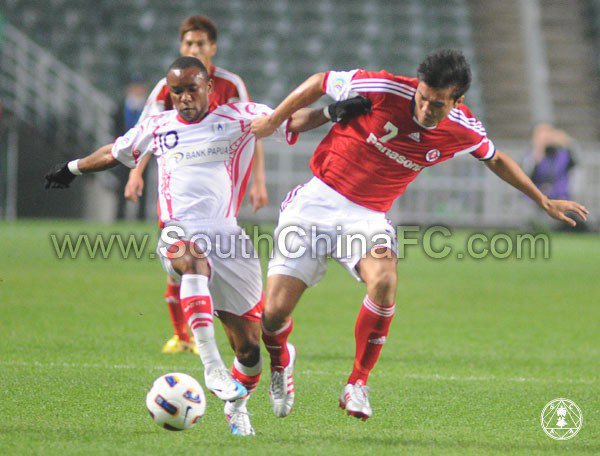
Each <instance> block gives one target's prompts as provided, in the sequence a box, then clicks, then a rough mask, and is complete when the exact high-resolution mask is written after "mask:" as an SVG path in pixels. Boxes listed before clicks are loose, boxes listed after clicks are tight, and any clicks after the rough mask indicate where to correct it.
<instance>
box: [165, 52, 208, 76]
mask: <svg viewBox="0 0 600 456" xmlns="http://www.w3.org/2000/svg"><path fill="white" fill-rule="evenodd" d="M186 68H198V69H199V70H200V73H201V74H202V77H203V78H204V79H205V80H206V81H208V80H209V76H208V71H207V70H206V67H205V66H204V65H203V64H202V62H201V61H200V60H198V59H197V58H196V57H179V58H178V59H176V60H175V61H174V62H173V63H172V64H171V66H170V67H169V70H168V71H167V73H168V72H169V71H171V70H185V69H186Z"/></svg>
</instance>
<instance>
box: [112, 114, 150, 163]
mask: <svg viewBox="0 0 600 456" xmlns="http://www.w3.org/2000/svg"><path fill="white" fill-rule="evenodd" d="M152 139H153V138H152V132H151V130H150V128H149V122H148V121H145V122H143V123H142V124H140V125H136V126H135V127H133V128H132V129H130V130H129V131H128V132H127V133H125V134H124V135H123V136H119V137H118V138H117V139H116V140H115V143H114V144H113V148H112V155H113V157H115V159H117V160H119V161H120V162H121V163H123V164H124V165H125V166H127V167H129V168H135V167H136V166H137V164H138V163H139V161H140V158H142V157H143V156H144V155H147V154H149V153H152V152H153V149H152V145H153V141H152Z"/></svg>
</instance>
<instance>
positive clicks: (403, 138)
mask: <svg viewBox="0 0 600 456" xmlns="http://www.w3.org/2000/svg"><path fill="white" fill-rule="evenodd" d="M417 85H418V80H417V79H415V78H408V77H405V76H398V75H394V74H390V73H388V72H386V71H377V72H371V71H365V70H353V71H330V72H328V73H327V75H326V77H325V81H324V86H323V91H324V92H325V93H327V94H328V95H329V96H331V97H332V98H334V99H335V100H345V99H347V98H350V97H353V96H356V95H363V96H365V97H367V98H369V99H370V100H371V102H372V104H373V111H372V112H371V113H370V114H366V115H364V116H359V117H356V118H355V119H352V120H351V121H349V122H347V123H338V124H335V125H334V126H333V128H332V129H331V130H330V131H329V134H328V135H327V136H326V137H325V138H324V139H323V141H322V142H321V143H320V144H319V146H318V147H317V149H316V151H315V153H314V155H313V157H312V159H311V162H310V167H311V170H312V171H313V173H314V175H315V176H316V177H318V178H319V179H320V180H322V181H323V182H325V183H326V184H327V185H329V186H330V187H331V188H333V189H334V190H336V191H337V192H338V193H341V194H342V195H344V196H345V197H346V198H348V199H349V200H350V201H353V202H355V203H356V204H359V205H361V206H364V207H367V208H369V209H373V210H376V211H382V212H385V211H387V210H389V209H390V207H391V205H392V203H393V202H394V200H395V199H396V198H398V197H399V196H400V195H401V194H402V193H404V191H405V189H406V187H407V186H408V184H409V183H410V182H412V180H413V179H415V178H416V177H417V176H418V175H419V173H420V172H421V171H422V170H423V169H425V168H426V167H429V166H432V165H435V164H437V163H441V162H443V161H445V160H449V159H450V158H452V157H455V156H457V155H462V154H467V153H470V154H471V155H473V156H474V157H476V158H479V159H480V160H488V159H490V158H491V157H492V156H493V155H494V151H495V148H494V144H493V143H492V141H490V140H489V139H488V138H487V135H486V132H485V129H484V128H483V125H482V124H481V122H480V121H479V120H477V119H476V118H475V117H474V116H473V114H472V113H471V111H470V110H469V108H467V107H466V106H465V105H464V104H460V105H459V106H458V107H457V108H453V109H452V110H451V111H450V113H449V115H448V116H447V117H446V118H445V119H443V120H442V121H441V122H440V123H439V124H438V125H437V126H436V127H435V128H425V127H423V126H422V125H420V124H419V123H418V122H417V121H416V119H415V118H414V116H413V103H414V101H413V99H414V95H415V92H416V88H417Z"/></svg>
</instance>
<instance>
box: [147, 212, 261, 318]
mask: <svg viewBox="0 0 600 456" xmlns="http://www.w3.org/2000/svg"><path fill="white" fill-rule="evenodd" d="M178 241H191V242H192V243H193V246H194V249H193V251H192V254H194V255H196V254H197V255H199V256H200V255H201V254H202V253H203V252H207V255H206V259H207V260H208V264H209V266H210V270H211V274H210V279H209V282H208V288H209V290H210V294H211V298H212V301H213V307H214V309H215V310H216V311H224V312H229V313H232V314H234V315H239V316H243V315H245V314H247V313H248V312H249V311H251V310H253V309H255V307H256V309H258V311H259V312H260V309H259V307H260V306H258V307H257V304H258V303H260V302H261V300H262V271H261V267H260V261H259V259H258V257H257V255H256V254H255V251H254V247H253V246H252V242H251V240H250V238H249V237H248V235H247V234H246V233H245V232H244V230H243V229H242V228H240V227H239V226H237V224H236V222H235V219H224V220H221V221H219V222H218V223H215V221H211V222H210V225H208V226H207V222H202V223H198V224H195V223H189V222H186V223H181V224H179V223H178V224H177V226H176V225H174V224H169V225H167V226H165V227H164V228H163V229H162V231H161V236H160V239H159V241H158V246H157V248H156V251H157V253H158V257H159V258H160V261H161V263H162V266H163V268H164V270H165V271H166V272H167V274H169V275H170V276H171V277H172V278H173V279H175V280H177V281H179V280H180V279H181V276H180V275H179V274H178V273H177V272H176V271H175V270H174V269H173V265H172V264H171V260H170V258H169V255H167V254H166V249H167V248H169V247H170V246H172V245H181V244H182V243H181V242H178ZM179 248H181V249H183V248H184V247H179ZM185 248H186V249H188V250H189V249H190V248H191V247H190V244H188V245H187V246H186V247H185ZM181 252H183V250H181ZM248 315H250V314H248ZM258 317H260V315H258Z"/></svg>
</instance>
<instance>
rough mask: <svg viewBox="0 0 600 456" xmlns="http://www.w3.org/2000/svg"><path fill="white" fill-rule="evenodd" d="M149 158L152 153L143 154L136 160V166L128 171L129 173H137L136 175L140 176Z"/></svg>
mask: <svg viewBox="0 0 600 456" xmlns="http://www.w3.org/2000/svg"><path fill="white" fill-rule="evenodd" d="M151 158H152V155H144V156H143V157H142V158H141V159H140V161H139V162H138V164H137V166H136V167H135V168H133V169H132V170H131V171H129V174H130V175H131V174H137V175H138V176H140V177H142V176H143V175H144V171H145V170H146V167H147V166H148V163H149V162H150V159H151Z"/></svg>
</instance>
